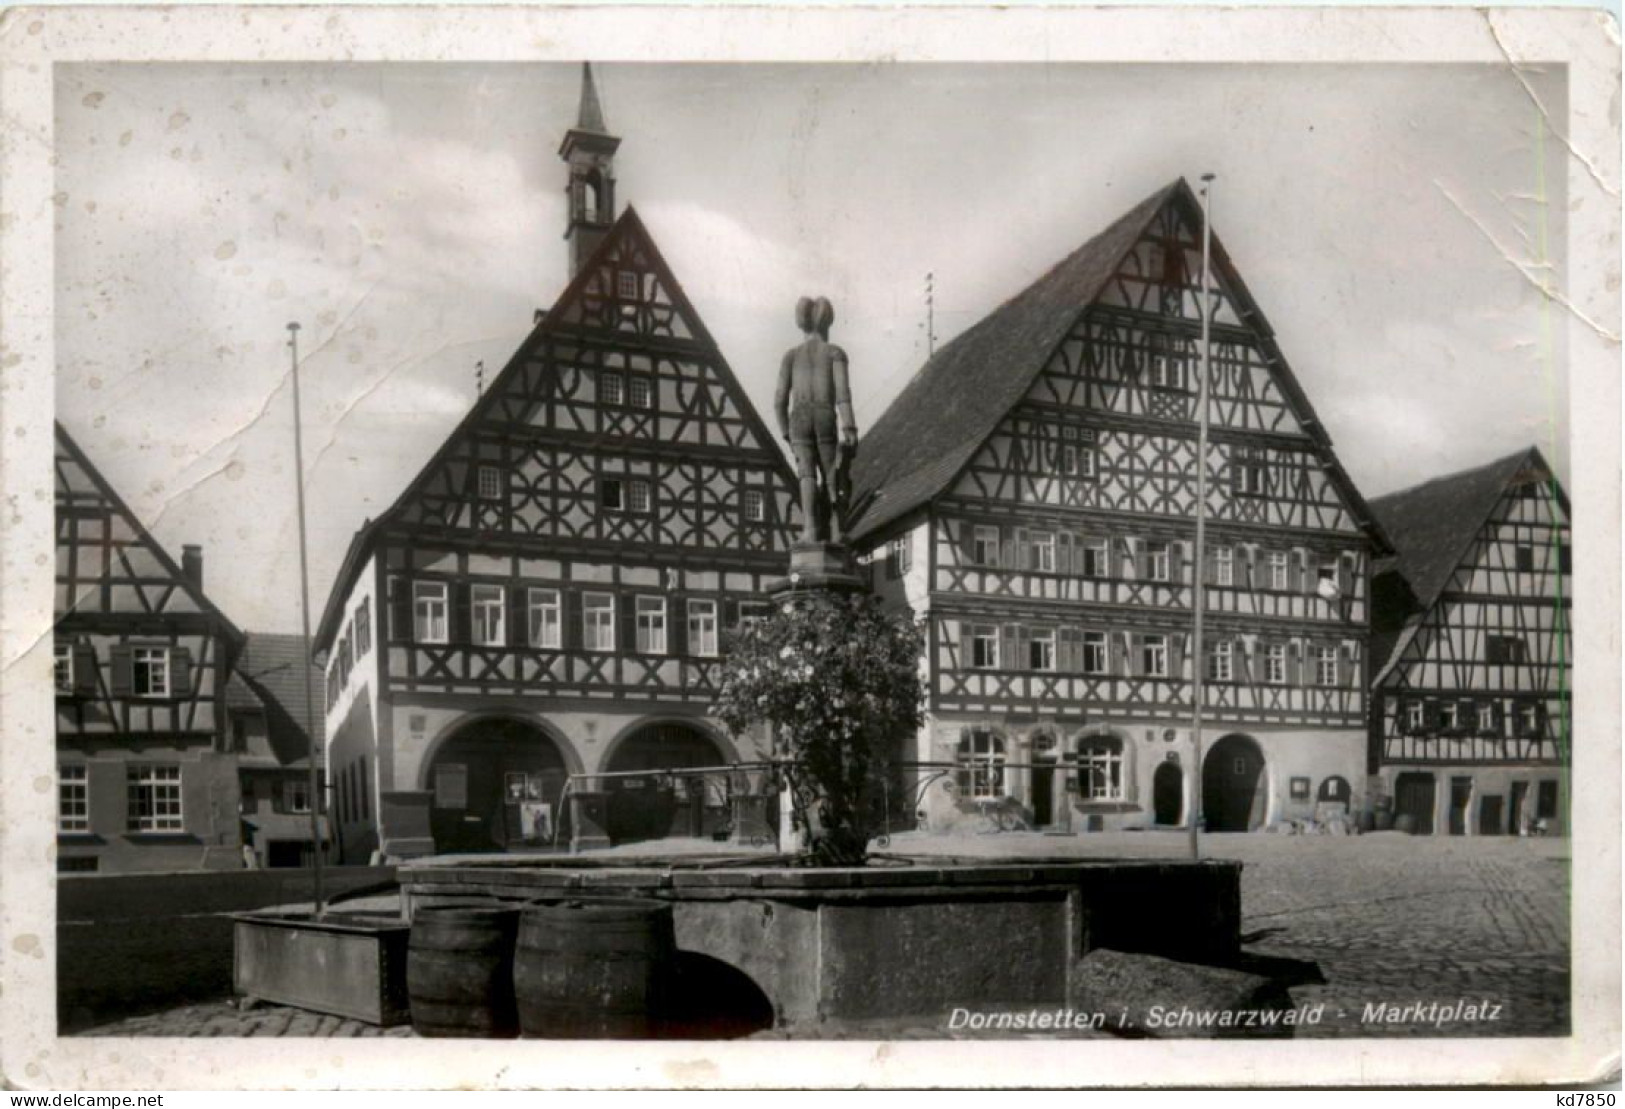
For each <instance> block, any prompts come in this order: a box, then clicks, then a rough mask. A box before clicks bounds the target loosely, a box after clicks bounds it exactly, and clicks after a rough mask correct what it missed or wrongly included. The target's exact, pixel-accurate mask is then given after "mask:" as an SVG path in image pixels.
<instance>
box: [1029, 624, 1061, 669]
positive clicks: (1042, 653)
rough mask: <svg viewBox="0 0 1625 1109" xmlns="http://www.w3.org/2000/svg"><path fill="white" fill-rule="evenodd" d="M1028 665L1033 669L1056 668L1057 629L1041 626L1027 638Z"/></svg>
mask: <svg viewBox="0 0 1625 1109" xmlns="http://www.w3.org/2000/svg"><path fill="white" fill-rule="evenodd" d="M1027 666H1028V667H1029V668H1030V669H1033V670H1054V669H1055V629H1054V628H1039V629H1038V630H1036V631H1034V632H1033V634H1032V638H1031V639H1029V640H1027Z"/></svg>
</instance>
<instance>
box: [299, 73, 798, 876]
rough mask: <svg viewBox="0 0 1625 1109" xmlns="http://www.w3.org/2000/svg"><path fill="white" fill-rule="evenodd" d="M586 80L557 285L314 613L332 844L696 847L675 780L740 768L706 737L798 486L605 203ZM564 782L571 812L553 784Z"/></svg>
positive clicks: (419, 849) (714, 733) (683, 304)
mask: <svg viewBox="0 0 1625 1109" xmlns="http://www.w3.org/2000/svg"><path fill="white" fill-rule="evenodd" d="M619 142H620V140H619V139H618V138H616V137H614V136H612V135H610V134H609V133H608V130H607V128H606V126H605V124H604V118H603V112H602V109H601V107H600V104H599V99H598V96H597V93H596V90H595V86H594V84H593V80H592V75H591V72H590V70H589V71H584V76H583V88H582V97H581V106H580V114H579V121H578V123H577V125H576V127H574V128H572V129H571V130H570V131H569V133H568V134H567V135H566V136H565V138H564V142H563V145H562V146H561V148H560V156H561V158H562V159H563V160H564V162H565V165H566V168H567V174H566V189H567V196H568V212H569V216H568V225H567V228H566V231H565V234H566V236H567V238H568V239H569V242H570V258H571V267H572V272H571V274H570V278H569V281H568V284H567V285H566V287H565V288H564V291H563V292H562V293H561V294H560V295H559V297H558V298H557V300H556V301H555V302H554V304H553V305H552V307H551V308H550V309H548V310H547V311H546V312H545V313H540V314H539V315H538V319H537V322H536V323H535V326H534V328H533V329H532V331H531V332H530V334H529V336H528V337H527V338H526V339H525V340H524V341H523V342H522V343H521V344H520V346H519V348H518V350H517V351H516V352H515V353H514V355H513V357H512V359H511V360H510V361H509V362H508V364H507V366H506V367H505V368H504V369H503V370H502V372H501V373H500V374H499V375H498V376H497V377H496V379H495V380H494V381H493V382H492V383H491V385H490V386H489V388H487V389H486V390H485V391H484V393H483V395H482V396H480V398H479V399H478V401H477V402H476V403H475V404H474V406H473V409H472V410H471V411H470V412H469V414H468V415H467V417H466V418H465V419H464V420H463V421H462V422H461V423H460V424H459V425H458V426H457V428H456V429H455V430H454V431H453V432H452V433H451V435H450V437H449V438H448V439H447V440H446V442H445V443H444V445H443V446H442V447H441V448H440V449H439V450H438V451H437V452H436V453H435V455H434V457H433V458H432V459H431V460H430V461H429V463H428V464H427V465H426V466H425V467H424V468H423V470H422V472H421V473H420V474H419V475H418V476H417V477H416V478H415V479H414V480H413V481H412V482H411V484H410V485H409V486H408V487H407V489H406V490H405V492H404V493H403V494H402V495H401V496H400V498H399V499H398V500H397V501H396V502H395V503H394V504H393V505H392V506H391V507H390V508H389V509H388V510H387V511H386V512H384V513H383V514H382V515H381V516H380V517H379V518H377V519H376V520H372V521H370V522H369V523H367V524H366V525H365V526H364V527H363V528H362V529H361V530H360V532H359V533H358V534H357V535H356V537H355V540H354V541H353V542H352V544H351V547H350V550H349V552H348V554H347V556H346V558H345V561H344V563H343V566H342V568H341V570H340V574H339V577H338V580H337V582H336V583H335V584H334V587H333V589H332V592H331V595H330V597H329V600H328V602H327V605H326V609H325V612H324V613H323V615H322V618H321V622H320V625H319V628H318V632H317V637H316V638H317V645H318V650H319V651H320V652H321V653H322V657H323V658H324V659H325V664H326V667H327V676H328V681H327V734H328V752H329V762H328V765H329V770H330V773H331V774H332V780H333V786H334V797H335V802H336V819H337V822H338V827H339V831H338V839H339V841H340V842H341V843H342V844H343V851H344V856H345V858H346V859H347V860H364V859H366V858H367V857H368V855H369V854H370V852H371V851H373V850H382V851H383V852H384V853H385V854H387V855H390V856H395V857H405V856H410V855H414V854H421V853H425V852H428V851H431V850H438V851H449V850H492V849H505V848H516V847H518V846H521V845H525V846H537V845H540V844H544V843H550V842H555V841H556V840H557V839H558V836H559V833H560V832H561V831H564V830H565V829H564V824H565V822H573V825H574V826H573V827H571V828H569V829H568V833H569V834H570V835H572V836H573V837H574V839H575V840H576V841H577V842H578V843H581V842H594V841H600V840H601V839H602V838H605V837H607V838H609V839H612V840H622V839H629V838H643V837H646V836H651V835H661V834H667V833H671V832H675V833H679V834H682V833H690V834H702V833H703V834H709V833H711V832H713V831H715V830H717V829H718V828H720V827H721V826H722V825H723V824H724V823H725V822H726V820H727V816H726V810H725V809H724V808H722V807H720V802H721V801H722V800H723V799H722V798H719V797H718V796H715V795H714V792H715V791H714V790H713V789H710V788H701V786H700V785H699V784H698V783H697V782H695V781H694V780H691V779H683V778H676V779H667V780H661V779H650V778H631V777H629V778H605V779H603V780H595V779H594V778H593V777H592V776H593V775H595V774H607V773H611V772H621V771H637V770H649V769H656V768H683V767H697V766H718V765H722V764H728V763H734V762H737V761H748V760H750V759H751V758H753V757H756V756H758V755H760V754H762V753H763V752H762V751H760V750H759V749H757V748H755V747H753V746H750V745H749V744H748V743H747V744H746V746H745V747H744V748H742V747H741V746H740V745H736V744H735V743H734V742H733V741H731V740H730V739H729V738H728V737H727V736H726V735H725V733H724V732H723V730H722V729H721V728H720V727H719V726H718V725H717V724H716V723H715V722H714V721H712V720H711V719H710V718H709V717H708V716H707V708H708V707H709V705H710V702H711V700H712V698H713V696H714V691H715V686H716V679H717V675H718V668H719V666H720V655H721V650H722V643H723V639H724V637H725V635H726V634H727V632H728V631H729V629H730V628H731V627H733V626H735V625H737V624H738V623H739V622H740V621H742V620H745V619H749V618H751V617H752V615H753V614H757V613H759V612H761V611H762V607H761V606H763V605H764V602H765V594H764V592H763V585H764V583H765V582H766V581H767V580H768V579H769V578H772V577H774V576H775V575H782V574H783V572H784V566H785V561H786V557H787V551H788V536H789V527H790V525H791V524H792V519H791V513H792V511H793V507H792V499H793V489H794V478H793V475H792V473H791V472H790V469H789V467H788V465H787V463H786V461H785V459H784V455H783V454H782V453H781V452H780V450H779V449H778V447H777V445H776V444H775V443H774V441H773V439H772V437H771V436H770V434H769V432H768V430H767V428H766V427H765V426H764V425H763V423H762V421H761V420H760V418H759V417H758V416H757V413H756V412H755V410H754V409H753V407H752V405H751V403H750V401H749V399H748V398H747V396H746V395H745V393H744V391H743V390H742V389H741V388H740V386H739V384H738V382H737V381H736V380H735V378H734V375H733V373H732V372H731V370H730V369H729V367H728V364H727V362H726V360H725V359H724V358H723V356H722V354H721V352H720V351H719V350H718V348H717V345H716V343H715V341H714V340H713V339H712V338H711V336H710V334H709V333H708V332H707V331H706V328H705V325H704V324H703V323H702V322H701V319H700V316H699V314H698V313H697V312H696V311H695V309H694V306H693V305H692V304H691V303H690V302H689V300H688V298H687V297H686V296H685V295H684V293H683V290H682V287H681V286H680V285H679V284H678V281H677V278H676V276H675V275H674V274H673V273H672V271H671V269H670V267H669V266H668V265H667V264H666V261H665V259H664V258H663V257H662V256H661V254H660V251H659V249H658V248H657V247H656V245H655V242H654V240H653V238H652V237H651V236H650V234H649V231H648V229H647V228H646V227H645V226H644V224H643V222H642V221H641V220H640V219H639V218H638V216H637V214H636V213H635V212H634V211H633V210H632V209H631V208H628V209H627V210H626V211H625V212H624V213H622V214H620V215H619V216H617V215H616V213H615V209H614V166H613V159H614V154H615V151H616V148H617V146H618V144H619ZM572 775H574V776H575V778H574V781H573V783H572V785H571V789H570V791H568V793H567V791H566V790H565V789H564V786H565V784H566V781H567V779H570V778H571V776H572Z"/></svg>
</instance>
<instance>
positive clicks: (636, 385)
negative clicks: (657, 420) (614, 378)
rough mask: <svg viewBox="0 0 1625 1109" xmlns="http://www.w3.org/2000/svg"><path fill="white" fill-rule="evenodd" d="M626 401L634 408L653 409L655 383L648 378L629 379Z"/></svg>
mask: <svg viewBox="0 0 1625 1109" xmlns="http://www.w3.org/2000/svg"><path fill="white" fill-rule="evenodd" d="M626 399H627V403H628V404H630V405H631V406H632V407H633V408H649V407H651V406H652V403H653V401H654V383H653V382H652V381H650V380H649V379H648V378H646V377H629V378H627V380H626Z"/></svg>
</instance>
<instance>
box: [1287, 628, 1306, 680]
mask: <svg viewBox="0 0 1625 1109" xmlns="http://www.w3.org/2000/svg"><path fill="white" fill-rule="evenodd" d="M1286 680H1287V684H1288V685H1303V684H1304V681H1303V640H1301V639H1294V640H1293V641H1292V642H1291V643H1290V644H1289V645H1288V646H1287V652H1286Z"/></svg>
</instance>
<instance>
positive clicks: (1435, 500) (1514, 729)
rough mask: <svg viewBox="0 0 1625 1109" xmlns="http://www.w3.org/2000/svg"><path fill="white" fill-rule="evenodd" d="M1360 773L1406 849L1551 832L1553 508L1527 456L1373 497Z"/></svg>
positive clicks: (1559, 586)
mask: <svg viewBox="0 0 1625 1109" xmlns="http://www.w3.org/2000/svg"><path fill="white" fill-rule="evenodd" d="M1371 507H1372V510H1373V511H1375V512H1376V513H1377V516H1378V518H1379V519H1381V520H1382V522H1383V525H1384V527H1385V528H1386V529H1387V531H1388V534H1389V535H1391V536H1392V537H1393V540H1394V545H1395V547H1396V548H1397V555H1396V557H1395V558H1394V559H1392V560H1391V561H1390V562H1388V563H1386V564H1385V565H1383V566H1382V567H1381V568H1380V572H1379V573H1378V576H1377V578H1376V583H1375V592H1374V609H1373V626H1374V630H1375V640H1374V649H1375V651H1376V652H1377V657H1378V658H1379V659H1380V660H1381V665H1380V667H1379V669H1378V670H1377V672H1376V675H1375V680H1374V695H1373V698H1372V711H1371V769H1372V771H1373V773H1374V774H1375V775H1376V776H1377V778H1378V781H1379V782H1380V783H1381V787H1382V791H1383V792H1382V798H1383V802H1384V804H1385V805H1391V807H1392V810H1393V812H1394V814H1395V819H1396V820H1400V821H1402V822H1403V824H1404V825H1405V826H1407V827H1410V828H1413V829H1414V830H1415V831H1416V832H1418V833H1421V834H1427V833H1432V834H1435V835H1446V834H1448V835H1511V834H1520V833H1526V832H1529V831H1531V830H1542V831H1551V832H1560V831H1563V830H1565V829H1566V828H1567V824H1568V819H1567V812H1568V805H1569V784H1568V783H1569V777H1568V767H1569V765H1570V764H1569V756H1570V750H1571V748H1570V740H1571V731H1570V716H1569V707H1570V689H1571V684H1572V680H1573V666H1572V658H1573V655H1572V647H1571V639H1570V619H1571V612H1572V609H1573V593H1572V589H1571V585H1570V574H1571V569H1570V551H1571V548H1570V539H1569V499H1568V496H1567V494H1566V493H1564V491H1563V487H1562V486H1561V485H1559V484H1558V482H1557V479H1556V478H1555V477H1554V476H1553V475H1552V470H1551V467H1550V466H1548V465H1547V464H1546V460H1545V459H1544V458H1543V457H1542V456H1541V453H1540V451H1539V450H1537V449H1535V448H1534V447H1530V448H1528V449H1527V450H1521V451H1518V452H1517V453H1516V454H1512V455H1508V456H1507V457H1505V458H1501V459H1497V460H1496V461H1494V462H1491V463H1489V464H1488V465H1486V466H1480V467H1478V468H1476V469H1472V470H1467V471H1464V472H1462V473H1458V474H1452V475H1450V476H1449V477H1442V478H1437V479H1435V480H1433V481H1429V482H1425V483H1424V484H1422V485H1418V486H1416V487H1415V488H1412V489H1407V490H1405V491H1403V492H1399V493H1393V494H1390V495H1389V496H1386V497H1379V498H1377V499H1376V500H1374V501H1372V502H1371Z"/></svg>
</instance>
